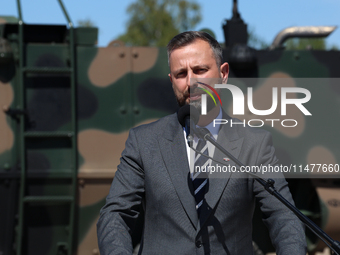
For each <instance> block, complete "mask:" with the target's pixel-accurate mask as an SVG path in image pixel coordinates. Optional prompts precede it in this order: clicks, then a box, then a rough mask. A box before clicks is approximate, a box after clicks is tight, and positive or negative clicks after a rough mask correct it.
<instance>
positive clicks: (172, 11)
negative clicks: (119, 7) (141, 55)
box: [118, 0, 201, 47]
mask: <svg viewBox="0 0 340 255" xmlns="http://www.w3.org/2000/svg"><path fill="white" fill-rule="evenodd" d="M127 13H128V15H129V16H130V18H129V21H128V22H127V31H126V33H125V34H123V35H121V36H120V37H119V38H118V39H119V40H122V41H123V42H125V43H126V44H127V45H131V46H133V45H135V46H157V47H160V46H166V45H167V43H168V42H169V41H170V39H171V38H172V37H174V36H175V35H176V34H178V33H180V32H183V31H186V30H190V29H192V28H194V27H195V26H196V25H197V24H198V23H199V22H200V21H201V15H200V6H199V5H198V4H197V3H195V2H192V1H189V0H138V1H136V2H135V3H132V4H131V5H129V7H128V9H127Z"/></svg>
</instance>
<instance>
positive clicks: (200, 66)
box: [194, 64, 209, 69]
mask: <svg viewBox="0 0 340 255" xmlns="http://www.w3.org/2000/svg"><path fill="white" fill-rule="evenodd" d="M198 68H209V65H205V64H202V65H196V66H194V69H198Z"/></svg>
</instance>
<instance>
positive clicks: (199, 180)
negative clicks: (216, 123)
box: [192, 139, 209, 216]
mask: <svg viewBox="0 0 340 255" xmlns="http://www.w3.org/2000/svg"><path fill="white" fill-rule="evenodd" d="M196 150H197V151H200V152H201V153H202V154H204V155H207V156H208V155H209V154H208V145H207V142H206V141H204V140H201V139H200V140H199V141H198V144H197V147H196ZM208 163H209V158H207V157H205V156H202V155H201V154H199V153H197V152H196V156H195V166H194V174H193V177H192V181H193V186H194V195H195V200H196V210H197V213H198V216H199V215H200V212H201V206H202V204H203V201H204V194H205V192H206V187H207V184H208V174H207V172H206V171H204V172H202V171H200V170H201V169H204V168H205V169H207V166H208Z"/></svg>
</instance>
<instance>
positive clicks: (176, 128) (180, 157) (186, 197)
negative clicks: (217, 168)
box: [159, 114, 198, 228]
mask: <svg viewBox="0 0 340 255" xmlns="http://www.w3.org/2000/svg"><path fill="white" fill-rule="evenodd" d="M159 136H160V137H159V147H160V151H161V154H162V156H163V159H164V163H165V166H166V169H167V171H168V174H169V176H170V179H171V181H172V184H173V185H174V187H175V190H176V193H177V196H178V197H179V200H180V202H181V204H182V206H183V208H184V210H185V212H186V214H187V215H188V217H189V219H190V221H191V223H192V225H193V226H194V228H196V227H197V222H198V216H197V211H196V203H195V198H194V196H193V186H192V181H191V177H190V170H189V163H188V157H187V151H186V145H185V139H184V134H183V128H182V126H181V125H180V124H179V122H178V120H177V114H173V115H172V116H171V118H170V119H169V121H168V124H167V128H165V129H164V130H163V132H161V134H160V135H159Z"/></svg>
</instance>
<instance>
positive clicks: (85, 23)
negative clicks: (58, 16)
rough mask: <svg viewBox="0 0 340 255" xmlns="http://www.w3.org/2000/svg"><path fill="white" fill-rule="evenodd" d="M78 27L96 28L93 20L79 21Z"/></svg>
mask: <svg viewBox="0 0 340 255" xmlns="http://www.w3.org/2000/svg"><path fill="white" fill-rule="evenodd" d="M77 23H78V27H94V26H95V24H94V22H93V21H92V20H90V19H83V20H78V21H77Z"/></svg>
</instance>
